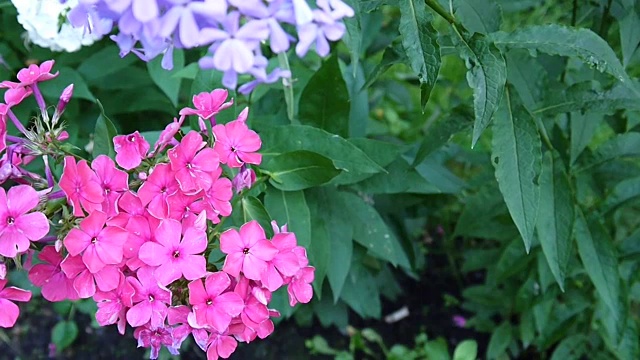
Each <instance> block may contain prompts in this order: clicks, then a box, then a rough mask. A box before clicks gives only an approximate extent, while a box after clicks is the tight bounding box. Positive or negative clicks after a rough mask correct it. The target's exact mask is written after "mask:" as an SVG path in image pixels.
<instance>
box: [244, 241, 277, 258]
mask: <svg viewBox="0 0 640 360" xmlns="http://www.w3.org/2000/svg"><path fill="white" fill-rule="evenodd" d="M250 253H251V255H253V256H255V257H256V258H258V259H260V260H264V261H271V260H272V259H273V258H274V257H275V256H276V255H277V254H278V249H276V247H275V246H273V244H272V243H271V241H269V240H260V241H258V242H256V243H255V245H253V246H252V247H251V250H250Z"/></svg>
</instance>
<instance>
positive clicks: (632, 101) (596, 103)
mask: <svg viewBox="0 0 640 360" xmlns="http://www.w3.org/2000/svg"><path fill="white" fill-rule="evenodd" d="M630 84H632V86H637V85H633V84H636V83H635V82H630ZM552 99H553V102H551V103H545V104H544V106H542V107H540V108H538V109H536V110H533V113H534V114H538V113H544V114H545V115H554V114H561V113H565V112H571V111H581V112H583V113H584V112H587V113H591V112H603V113H613V112H614V111H616V110H625V109H626V110H640V95H638V94H634V93H632V92H631V91H629V88H628V87H626V86H624V85H620V84H618V85H615V86H614V87H613V88H611V89H609V90H606V91H599V90H594V89H593V86H592V83H591V82H586V83H578V84H575V85H573V86H571V87H569V88H568V89H567V90H566V91H565V92H564V94H554V96H553V97H552Z"/></svg>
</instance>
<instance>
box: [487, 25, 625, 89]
mask: <svg viewBox="0 0 640 360" xmlns="http://www.w3.org/2000/svg"><path fill="white" fill-rule="evenodd" d="M492 39H493V41H494V42H495V44H496V45H497V46H499V47H504V48H512V49H517V48H520V49H527V50H529V51H532V52H535V51H541V52H544V53H547V54H549V55H560V56H573V57H577V58H579V59H580V60H582V61H584V62H585V63H587V64H589V65H590V66H593V67H594V68H596V69H597V70H598V71H600V72H607V73H609V74H611V75H613V76H614V77H616V78H617V79H618V80H620V81H627V80H629V76H628V75H627V74H626V73H625V71H624V68H623V67H622V64H620V60H618V58H617V57H616V54H615V53H614V52H613V50H611V47H609V44H607V42H606V41H605V40H603V39H602V38H601V37H600V36H598V35H597V34H596V33H594V32H593V31H591V30H589V29H585V28H580V29H578V28H570V27H567V26H562V25H557V24H549V25H535V26H527V27H523V28H519V29H518V30H516V31H514V32H512V33H505V32H497V33H494V34H493V35H492Z"/></svg>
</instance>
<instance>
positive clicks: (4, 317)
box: [0, 280, 31, 328]
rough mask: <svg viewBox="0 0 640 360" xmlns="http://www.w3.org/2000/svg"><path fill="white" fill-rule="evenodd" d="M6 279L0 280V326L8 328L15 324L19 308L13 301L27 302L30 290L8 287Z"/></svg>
mask: <svg viewBox="0 0 640 360" xmlns="http://www.w3.org/2000/svg"><path fill="white" fill-rule="evenodd" d="M6 285H7V280H0V327H3V328H10V327H12V326H13V325H15V324H16V320H18V315H19V314H20V309H19V308H18V305H16V304H14V303H12V302H11V301H10V300H13V301H21V302H27V301H29V300H31V292H30V291H27V290H22V289H18V288H17V287H13V286H11V287H8V288H5V286H6Z"/></svg>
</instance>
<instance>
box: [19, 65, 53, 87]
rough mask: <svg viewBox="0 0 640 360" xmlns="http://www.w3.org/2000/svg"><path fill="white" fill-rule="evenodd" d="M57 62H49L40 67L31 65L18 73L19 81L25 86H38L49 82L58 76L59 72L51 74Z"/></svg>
mask: <svg viewBox="0 0 640 360" xmlns="http://www.w3.org/2000/svg"><path fill="white" fill-rule="evenodd" d="M54 64H55V61H53V60H48V61H45V62H43V63H42V64H40V65H36V64H31V65H29V67H27V68H24V69H22V70H20V71H18V76H17V77H18V80H20V83H21V84H22V85H23V86H28V85H32V84H36V83H38V82H42V81H47V80H51V79H53V78H55V77H56V76H58V74H59V72H58V71H56V72H55V73H54V74H52V73H51V69H52V68H53V65H54Z"/></svg>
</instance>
